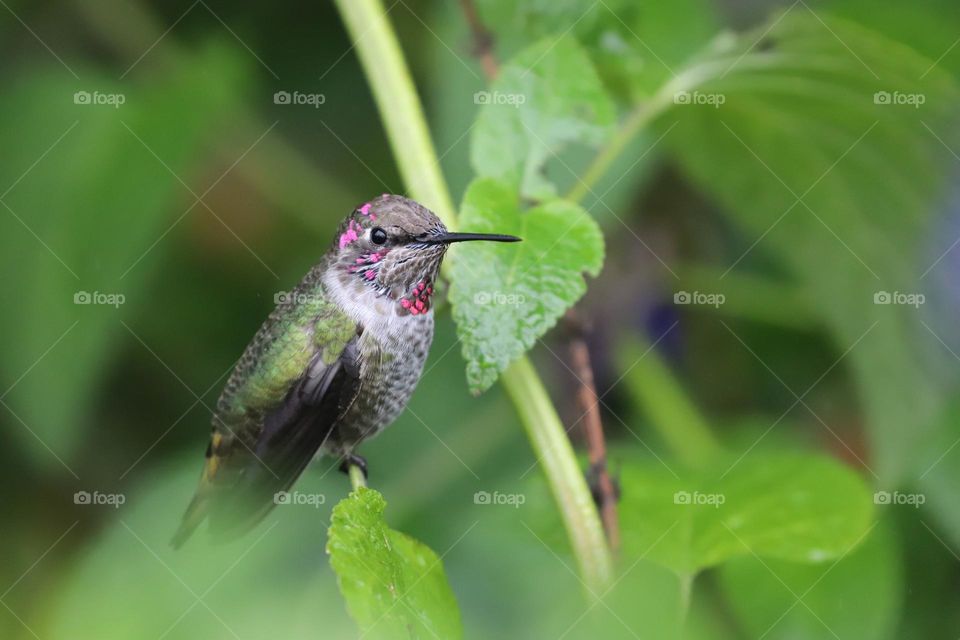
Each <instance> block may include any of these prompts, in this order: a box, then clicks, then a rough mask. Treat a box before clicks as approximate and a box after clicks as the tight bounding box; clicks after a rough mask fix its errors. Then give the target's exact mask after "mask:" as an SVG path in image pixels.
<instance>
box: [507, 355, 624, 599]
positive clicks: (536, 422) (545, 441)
mask: <svg viewBox="0 0 960 640" xmlns="http://www.w3.org/2000/svg"><path fill="white" fill-rule="evenodd" d="M502 382H503V385H504V388H505V389H506V391H507V394H508V395H509V396H510V399H511V400H512V401H513V404H514V406H515V407H516V408H517V413H518V414H519V415H520V420H521V421H522V422H523V424H524V426H525V427H526V430H527V436H528V437H529V438H530V443H531V444H532V445H533V450H534V452H535V453H536V454H537V456H538V457H539V458H540V464H541V465H542V466H543V468H544V469H546V470H547V476H548V478H549V480H550V490H551V491H552V493H553V497H554V500H556V501H557V504H558V505H559V506H560V511H561V514H562V516H563V521H564V522H565V523H566V524H567V533H568V535H569V536H570V542H571V545H572V546H573V549H574V551H575V552H577V551H578V550H579V552H578V553H577V561H578V563H579V565H580V572H581V574H582V575H583V576H584V581H585V582H586V584H587V587H588V589H589V590H590V591H591V593H592V594H593V595H599V594H601V593H603V592H604V591H605V590H606V589H605V586H606V585H608V584H609V583H610V579H611V577H612V563H611V560H610V553H609V551H608V550H607V546H606V544H605V543H604V533H603V526H602V525H601V524H600V519H599V517H598V516H597V509H596V506H595V505H594V502H593V497H592V496H591V495H590V492H589V491H588V490H587V486H586V483H585V482H584V479H583V473H582V472H581V470H580V466H579V465H578V464H577V459H576V456H575V455H574V452H573V445H571V444H570V439H569V438H568V437H567V432H566V430H565V429H564V428H563V424H562V423H561V422H560V418H559V416H557V412H556V409H554V407H553V403H552V402H551V401H550V396H549V395H547V390H546V389H545V388H544V386H543V382H541V380H540V377H539V376H538V375H537V372H536V370H534V368H533V365H532V364H531V363H530V360H529V359H527V358H521V359H519V360H517V361H516V362H514V363H513V364H512V365H510V367H508V368H507V370H506V371H504V372H503V376H502ZM601 549H602V552H601Z"/></svg>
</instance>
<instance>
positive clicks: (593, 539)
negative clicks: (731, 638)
mask: <svg viewBox="0 0 960 640" xmlns="http://www.w3.org/2000/svg"><path fill="white" fill-rule="evenodd" d="M336 3H337V6H338V8H339V10H340V14H341V16H342V17H343V20H344V22H345V23H346V26H347V30H348V31H349V33H350V35H351V37H352V39H353V40H354V42H355V43H356V48H357V52H358V55H359V57H360V62H361V63H362V65H363V68H364V71H365V73H366V76H367V80H368V82H369V83H370V86H371V89H372V90H373V95H374V99H375V100H376V102H377V106H378V108H379V111H380V115H381V117H382V118H383V121H384V126H385V127H386V130H387V137H388V138H389V140H390V144H391V147H392V149H393V152H394V157H395V158H396V160H397V163H398V165H399V167H400V173H401V175H402V176H403V179H404V182H405V183H406V185H407V188H408V190H409V191H410V195H411V196H412V197H414V198H415V199H417V200H418V201H420V202H423V203H424V204H425V205H427V206H429V207H430V208H431V209H432V210H433V211H435V212H436V213H437V215H438V216H439V217H440V219H441V220H443V222H444V224H446V225H447V226H448V227H450V228H455V227H456V215H455V213H454V208H453V202H452V200H451V199H450V194H449V191H448V189H447V185H446V182H445V180H444V179H443V176H442V175H441V173H440V166H439V162H438V160H437V156H436V152H435V150H434V147H433V143H432V142H431V138H430V132H429V130H428V129H427V125H426V119H425V117H424V114H423V109H422V108H421V106H420V101H419V98H418V97H417V93H416V89H415V87H414V84H413V80H412V78H411V76H410V71H409V69H408V68H407V65H406V61H405V59H404V57H403V54H402V52H401V50H400V46H399V44H398V42H397V38H396V35H395V34H394V32H393V29H392V27H391V25H390V23H389V22H388V20H387V18H386V13H385V11H384V8H383V4H382V2H380V0H336ZM503 383H504V384H505V386H506V388H507V391H508V393H509V394H510V397H511V398H512V400H513V402H514V405H515V406H516V408H517V411H518V413H519V415H520V418H521V421H522V423H523V425H524V427H525V428H526V430H527V434H528V436H529V437H530V441H531V442H532V443H533V446H534V453H536V454H537V456H538V458H539V459H540V463H541V465H542V467H543V469H544V472H545V474H546V476H547V481H548V482H549V484H550V487H551V490H552V492H553V495H554V496H555V498H556V499H557V501H558V504H559V507H560V512H561V514H562V516H563V521H564V525H565V526H566V529H567V534H568V536H569V538H570V541H571V546H572V548H573V552H574V554H575V556H576V558H577V562H578V565H579V567H580V571H581V574H582V576H583V580H584V582H585V583H586V585H587V588H588V590H589V591H590V592H591V593H603V592H604V591H605V590H606V587H607V586H608V585H609V583H610V581H611V579H612V575H613V561H612V558H611V555H610V550H609V548H608V547H607V544H606V540H605V539H604V535H603V527H602V526H601V525H600V518H599V515H598V514H597V509H596V506H595V505H594V503H593V500H592V498H591V496H590V491H589V489H588V488H587V483H586V480H585V479H584V476H583V473H582V472H581V470H580V468H579V466H578V465H577V461H576V458H575V456H574V453H573V448H572V446H571V445H570V442H569V440H568V439H567V435H566V432H565V431H564V429H563V425H562V423H561V422H560V418H559V416H558V415H557V412H556V409H555V408H554V407H553V404H552V403H551V402H550V400H549V397H548V396H547V393H546V390H545V389H544V387H543V383H542V382H541V381H540V378H539V376H538V375H537V373H536V371H535V370H534V368H533V366H532V365H531V364H530V362H529V361H528V360H527V359H526V358H525V357H524V358H520V359H519V360H518V361H517V362H515V363H514V364H513V365H512V366H511V367H510V368H509V369H508V370H507V371H506V372H505V373H504V376H503Z"/></svg>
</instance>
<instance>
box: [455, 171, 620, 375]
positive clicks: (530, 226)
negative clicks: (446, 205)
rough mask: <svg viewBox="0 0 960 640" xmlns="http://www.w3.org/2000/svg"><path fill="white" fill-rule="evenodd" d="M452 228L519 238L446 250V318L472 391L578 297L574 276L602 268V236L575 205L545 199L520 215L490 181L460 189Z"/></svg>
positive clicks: (505, 190)
mask: <svg viewBox="0 0 960 640" xmlns="http://www.w3.org/2000/svg"><path fill="white" fill-rule="evenodd" d="M460 225H461V227H462V228H463V229H469V230H470V231H476V232H496V233H511V234H514V235H517V236H519V237H520V238H522V239H523V242H522V243H518V244H500V243H492V242H491V243H479V242H478V243H471V245H472V246H461V247H456V248H455V249H453V250H452V251H453V255H452V256H451V258H450V261H451V265H450V278H451V285H450V301H451V303H452V305H453V317H454V319H455V320H456V322H457V332H458V334H459V335H460V339H461V341H462V343H463V355H464V358H466V360H467V380H468V382H469V383H470V387H471V389H472V390H473V391H474V392H480V391H483V390H485V389H487V388H488V387H489V386H490V385H491V384H493V382H494V381H495V380H496V379H497V376H498V375H499V374H500V372H501V371H503V370H504V369H505V368H506V367H507V366H508V365H509V364H510V363H511V362H512V361H513V360H515V359H517V358H518V357H520V356H521V355H523V353H524V352H525V351H526V350H527V349H529V348H530V347H532V346H533V345H534V343H535V342H536V341H537V339H538V338H540V336H542V335H543V334H544V333H545V332H546V331H547V330H548V329H550V328H551V327H553V325H554V324H556V322H557V319H558V318H559V317H560V316H561V315H562V314H563V312H564V311H566V309H567V308H568V307H570V306H571V305H572V304H573V303H574V302H576V301H577V300H578V299H579V298H580V296H582V295H583V294H584V292H585V291H586V289H587V285H586V282H585V281H584V278H583V275H582V274H584V273H588V274H590V275H591V276H596V275H597V274H599V272H600V268H601V266H602V265H603V236H602V235H601V233H600V229H599V228H598V227H597V224H596V222H594V221H593V219H592V218H590V216H589V215H587V213H586V212H585V211H584V210H583V209H581V208H580V207H579V206H577V205H575V204H573V203H571V202H567V201H564V200H551V201H547V202H544V203H542V204H540V205H539V206H536V207H534V208H532V209H530V210H528V211H521V210H520V202H519V199H518V196H517V195H516V193H514V191H513V189H511V188H510V187H509V186H508V185H506V184H503V183H500V182H497V181H495V180H490V179H478V180H475V181H474V182H473V183H472V184H471V185H470V187H469V188H468V189H467V193H466V195H465V196H464V200H463V205H462V207H461V211H460Z"/></svg>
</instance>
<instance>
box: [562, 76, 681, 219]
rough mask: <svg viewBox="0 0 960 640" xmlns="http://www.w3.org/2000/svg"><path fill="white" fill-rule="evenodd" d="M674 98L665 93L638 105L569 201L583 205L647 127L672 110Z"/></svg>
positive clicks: (601, 150) (595, 161)
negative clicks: (628, 146)
mask: <svg viewBox="0 0 960 640" xmlns="http://www.w3.org/2000/svg"><path fill="white" fill-rule="evenodd" d="M671 99H672V98H671V97H670V96H669V95H667V92H666V91H665V90H662V91H660V92H658V93H657V94H656V95H655V96H654V97H652V98H651V99H650V100H648V101H647V102H643V103H641V104H639V105H637V106H636V107H635V108H634V109H633V111H631V112H630V114H629V115H628V116H627V118H626V119H625V120H624V121H623V123H622V124H621V125H620V127H619V128H618V129H617V131H616V132H615V133H614V135H613V137H612V138H610V141H609V142H608V143H607V144H606V145H605V146H604V147H603V148H602V149H600V151H599V152H598V153H597V155H596V157H594V159H593V161H592V162H591V163H590V166H589V167H587V170H586V171H585V172H584V174H583V177H582V178H581V179H580V180H578V181H577V184H575V185H574V186H573V188H572V189H570V191H569V192H568V193H567V199H568V200H572V201H573V202H580V201H581V200H583V199H584V198H585V197H586V195H587V194H588V193H591V192H592V191H593V188H594V187H595V186H596V185H597V183H598V182H599V181H600V179H601V178H603V176H604V175H606V173H607V171H609V169H610V166H611V165H612V164H613V163H614V161H615V160H616V159H617V158H618V157H619V156H620V154H621V153H623V151H624V149H626V148H627V145H629V144H630V142H631V141H632V140H633V138H634V137H636V136H637V135H638V134H639V133H640V132H641V131H643V130H644V129H645V128H646V127H647V125H649V124H650V123H651V122H653V120H655V119H656V118H657V116H659V115H660V114H661V113H663V111H664V110H665V109H666V108H668V107H669V105H670V101H671Z"/></svg>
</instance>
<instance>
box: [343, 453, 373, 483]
mask: <svg viewBox="0 0 960 640" xmlns="http://www.w3.org/2000/svg"><path fill="white" fill-rule="evenodd" d="M350 467H357V468H358V469H360V471H362V472H363V478H364V480H366V479H367V477H369V476H368V474H367V460H366V458H364V457H363V456H358V455H357V454H355V453H352V452H351V453H348V454H345V455H344V456H343V459H342V460H341V462H340V471H342V472H343V473H345V474H347V475H350Z"/></svg>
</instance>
